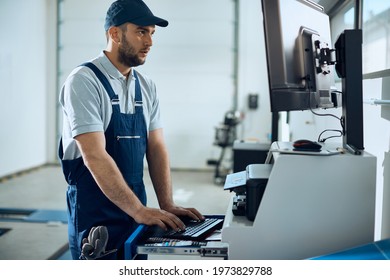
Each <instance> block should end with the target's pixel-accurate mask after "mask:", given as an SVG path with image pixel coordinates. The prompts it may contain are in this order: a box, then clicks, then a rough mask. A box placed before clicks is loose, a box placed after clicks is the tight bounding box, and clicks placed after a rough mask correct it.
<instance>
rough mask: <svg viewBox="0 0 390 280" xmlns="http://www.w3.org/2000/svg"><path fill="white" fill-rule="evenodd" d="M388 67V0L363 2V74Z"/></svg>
mask: <svg viewBox="0 0 390 280" xmlns="http://www.w3.org/2000/svg"><path fill="white" fill-rule="evenodd" d="M386 69H390V1H383V0H370V1H364V3H363V74H367V73H372V72H378V71H383V70H386Z"/></svg>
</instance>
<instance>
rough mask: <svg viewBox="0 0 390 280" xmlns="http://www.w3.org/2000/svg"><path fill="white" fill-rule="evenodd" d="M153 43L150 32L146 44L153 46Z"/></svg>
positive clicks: (146, 37)
mask: <svg viewBox="0 0 390 280" xmlns="http://www.w3.org/2000/svg"><path fill="white" fill-rule="evenodd" d="M152 45H153V38H152V34H148V36H145V46H148V47H151V46H152Z"/></svg>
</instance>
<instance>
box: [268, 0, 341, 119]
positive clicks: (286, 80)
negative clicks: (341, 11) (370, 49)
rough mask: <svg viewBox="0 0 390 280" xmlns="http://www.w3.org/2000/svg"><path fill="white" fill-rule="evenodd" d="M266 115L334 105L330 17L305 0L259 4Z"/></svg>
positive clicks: (273, 1) (316, 5) (270, 0)
mask: <svg viewBox="0 0 390 280" xmlns="http://www.w3.org/2000/svg"><path fill="white" fill-rule="evenodd" d="M262 9H263V17H264V33H265V42H266V54H267V64H268V78H269V87H270V101H271V111H272V112H280V111H296V110H307V109H317V108H331V107H334V104H333V102H332V96H331V92H332V89H333V84H334V66H333V65H332V63H331V61H332V56H333V53H332V51H331V49H332V47H331V39H330V38H331V36H330V24H329V17H328V15H327V14H325V13H324V11H323V8H322V7H321V6H320V5H318V4H316V3H314V2H312V1H306V0H263V1H262Z"/></svg>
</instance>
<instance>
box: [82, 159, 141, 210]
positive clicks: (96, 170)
mask: <svg viewBox="0 0 390 280" xmlns="http://www.w3.org/2000/svg"><path fill="white" fill-rule="evenodd" d="M85 164H86V166H87V168H88V169H89V171H90V172H91V174H92V176H93V177H94V179H95V181H96V183H97V184H98V186H99V188H100V189H101V191H102V192H103V193H104V194H105V195H106V196H107V198H108V199H109V200H111V201H112V202H113V203H114V204H115V205H117V206H118V207H119V208H120V209H122V210H123V211H124V212H125V213H127V214H128V215H129V216H131V217H134V216H135V215H136V213H137V212H138V211H139V209H140V208H141V207H142V204H141V202H140V201H139V199H138V198H137V197H136V195H135V194H134V193H133V191H132V190H131V189H130V187H129V186H128V185H127V183H126V181H125V180H124V178H123V176H122V174H121V172H120V171H119V169H118V167H117V165H116V164H115V162H114V160H113V159H112V158H111V157H110V156H109V155H108V154H103V155H100V156H99V155H95V156H89V158H88V160H87V161H85Z"/></svg>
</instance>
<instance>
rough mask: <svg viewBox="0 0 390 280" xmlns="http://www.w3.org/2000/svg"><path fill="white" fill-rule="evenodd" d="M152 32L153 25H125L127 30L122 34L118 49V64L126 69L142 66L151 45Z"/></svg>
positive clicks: (153, 30)
mask: <svg viewBox="0 0 390 280" xmlns="http://www.w3.org/2000/svg"><path fill="white" fill-rule="evenodd" d="M154 32H155V26H154V25H151V26H137V25H134V24H131V23H129V24H127V29H126V31H125V32H123V33H122V38H121V43H120V45H119V49H118V60H119V62H120V63H121V64H123V65H125V66H127V67H135V66H138V65H142V64H144V63H145V61H146V57H147V55H148V52H149V51H150V47H151V46H152V44H153V40H152V36H153V34H154Z"/></svg>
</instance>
